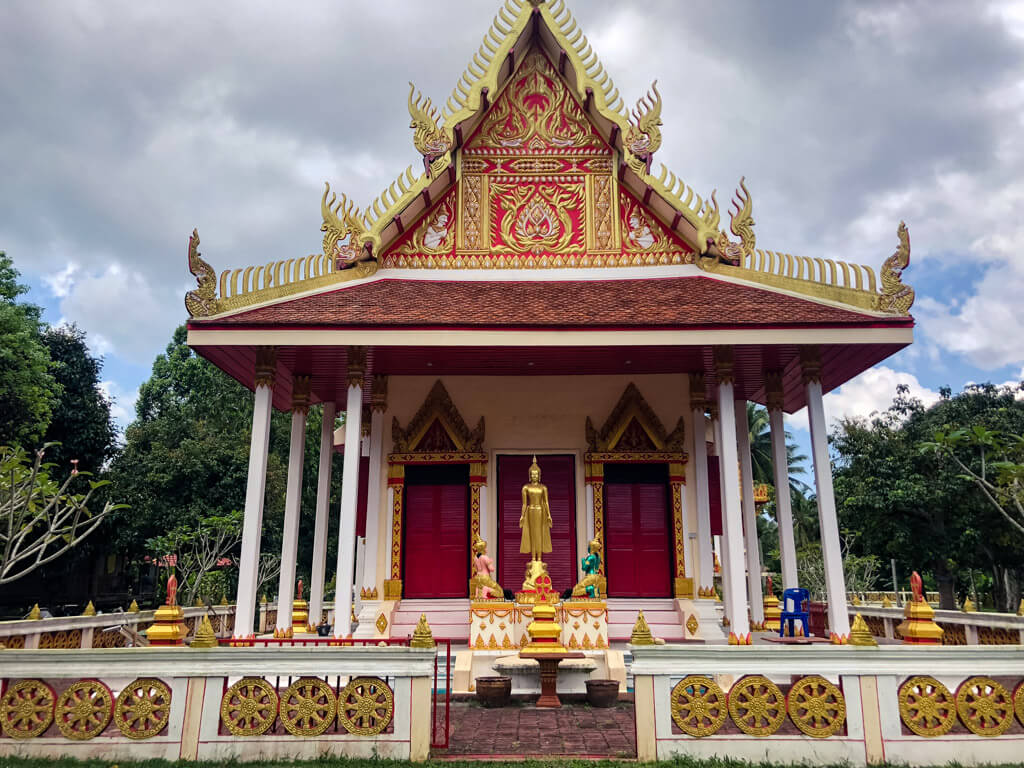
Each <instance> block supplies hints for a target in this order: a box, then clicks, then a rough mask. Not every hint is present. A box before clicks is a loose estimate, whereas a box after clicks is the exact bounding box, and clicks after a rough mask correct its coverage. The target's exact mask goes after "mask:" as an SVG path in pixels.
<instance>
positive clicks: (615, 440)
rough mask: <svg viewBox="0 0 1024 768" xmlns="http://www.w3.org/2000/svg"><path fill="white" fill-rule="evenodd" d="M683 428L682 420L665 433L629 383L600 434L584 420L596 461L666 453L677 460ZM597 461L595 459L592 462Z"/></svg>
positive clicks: (654, 415)
mask: <svg viewBox="0 0 1024 768" xmlns="http://www.w3.org/2000/svg"><path fill="white" fill-rule="evenodd" d="M685 436H686V434H685V424H684V420H683V419H682V418H680V419H679V421H678V422H677V423H676V427H675V429H674V430H672V432H671V433H668V432H667V431H666V429H665V426H664V425H663V424H662V423H661V420H660V419H659V418H658V415H657V414H656V413H655V412H654V410H653V409H652V408H651V407H650V405H648V403H647V401H646V400H645V399H644V397H643V395H642V394H640V390H639V389H638V388H637V386H636V385H635V384H634V383H632V382H630V383H629V385H628V386H627V387H626V389H625V391H624V392H623V393H622V396H621V397H620V398H619V401H618V403H616V405H615V408H613V409H612V412H611V414H610V415H609V416H608V418H607V419H606V420H605V423H604V425H603V426H602V427H601V429H600V430H596V429H594V424H593V422H592V421H591V420H590V417H589V416H588V417H587V421H586V439H587V447H588V449H589V450H590V452H591V454H593V455H594V456H595V457H596V455H598V454H604V453H611V452H631V453H635V452H642V451H653V452H668V453H670V454H675V456H674V457H673V458H672V459H666V461H672V460H675V459H678V458H679V456H678V454H679V453H681V452H682V450H683V443H684V441H685ZM592 460H597V459H592Z"/></svg>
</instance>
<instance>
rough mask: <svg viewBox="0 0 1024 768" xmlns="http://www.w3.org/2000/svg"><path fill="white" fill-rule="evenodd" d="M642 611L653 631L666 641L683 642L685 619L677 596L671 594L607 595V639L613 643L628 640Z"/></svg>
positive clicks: (656, 635) (652, 632)
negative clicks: (640, 596)
mask: <svg viewBox="0 0 1024 768" xmlns="http://www.w3.org/2000/svg"><path fill="white" fill-rule="evenodd" d="M640 611H643V612H644V619H646V621H647V626H649V627H650V628H651V634H653V635H654V636H655V637H660V638H662V639H664V640H665V642H667V643H676V642H681V641H683V640H684V639H685V638H686V634H685V630H684V629H683V622H682V619H681V618H680V616H679V613H678V612H677V611H676V603H675V600H673V599H671V598H633V597H610V598H608V639H609V641H610V642H613V643H622V642H628V640H629V636H630V634H631V633H632V631H633V625H634V624H635V623H636V617H637V614H638V613H639V612H640Z"/></svg>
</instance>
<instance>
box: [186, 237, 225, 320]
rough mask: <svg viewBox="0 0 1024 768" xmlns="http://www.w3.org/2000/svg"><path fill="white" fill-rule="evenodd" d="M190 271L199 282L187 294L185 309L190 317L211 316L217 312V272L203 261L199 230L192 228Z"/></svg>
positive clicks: (189, 255)
mask: <svg viewBox="0 0 1024 768" xmlns="http://www.w3.org/2000/svg"><path fill="white" fill-rule="evenodd" d="M188 271H189V272H191V273H192V274H193V275H194V276H195V278H196V282H197V284H198V286H197V288H196V289H195V290H194V291H189V292H188V293H187V294H185V309H187V310H188V314H189V316H190V317H209V316H210V315H214V314H216V313H217V273H216V272H215V271H214V270H213V267H211V266H210V265H209V264H207V263H206V262H205V261H203V259H202V257H201V256H200V253H199V230H198V229H193V230H192V237H190V238H189V239H188Z"/></svg>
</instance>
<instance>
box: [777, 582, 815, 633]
mask: <svg viewBox="0 0 1024 768" xmlns="http://www.w3.org/2000/svg"><path fill="white" fill-rule="evenodd" d="M810 601H811V593H810V591H808V590H806V589H787V590H785V591H784V592H783V593H782V612H781V614H780V615H779V637H785V636H786V634H785V632H786V623H787V622H788V623H789V636H790V637H796V632H795V631H794V629H793V622H794V621H796V620H798V619H799V620H800V621H802V622H803V625H804V637H807V636H808V635H809V634H810V629H809V616H808V612H807V611H806V610H804V604H805V603H810ZM790 606H792V607H790Z"/></svg>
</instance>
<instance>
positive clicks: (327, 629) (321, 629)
mask: <svg viewBox="0 0 1024 768" xmlns="http://www.w3.org/2000/svg"><path fill="white" fill-rule="evenodd" d="M316 634H317V635H318V636H319V637H330V636H331V625H330V624H317V626H316Z"/></svg>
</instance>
